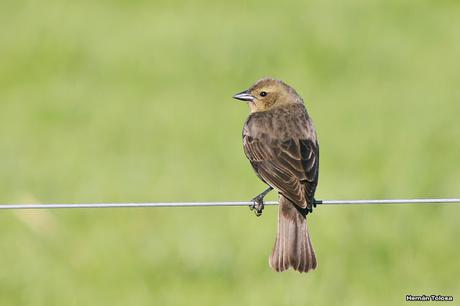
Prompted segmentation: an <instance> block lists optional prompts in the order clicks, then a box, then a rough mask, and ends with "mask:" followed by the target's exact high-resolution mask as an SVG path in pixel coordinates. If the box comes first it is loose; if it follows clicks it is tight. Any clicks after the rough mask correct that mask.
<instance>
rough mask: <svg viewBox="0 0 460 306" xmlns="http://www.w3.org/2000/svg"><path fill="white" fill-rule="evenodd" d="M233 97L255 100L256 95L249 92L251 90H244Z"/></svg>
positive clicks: (249, 100)
mask: <svg viewBox="0 0 460 306" xmlns="http://www.w3.org/2000/svg"><path fill="white" fill-rule="evenodd" d="M233 99H237V100H241V101H247V102H252V101H254V96H253V95H251V94H250V93H249V90H245V91H242V92H240V93H237V94H236V95H234V96H233Z"/></svg>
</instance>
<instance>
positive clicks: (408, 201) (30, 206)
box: [0, 198, 460, 209]
mask: <svg viewBox="0 0 460 306" xmlns="http://www.w3.org/2000/svg"><path fill="white" fill-rule="evenodd" d="M449 203H450V204H452V203H457V204H459V203H460V198H450V199H386V200H316V203H315V204H318V205H339V204H449ZM251 204H252V202H158V203H77V204H0V209H57V208H140V207H199V206H205V207H206V206H248V205H251ZM265 205H278V202H274V201H267V202H265Z"/></svg>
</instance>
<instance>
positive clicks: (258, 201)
mask: <svg viewBox="0 0 460 306" xmlns="http://www.w3.org/2000/svg"><path fill="white" fill-rule="evenodd" d="M251 201H252V204H251V205H249V209H250V210H254V213H255V214H256V216H257V217H260V216H262V211H263V210H264V198H262V197H255V198H254V199H252V200H251Z"/></svg>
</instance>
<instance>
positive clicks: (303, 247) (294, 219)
mask: <svg viewBox="0 0 460 306" xmlns="http://www.w3.org/2000/svg"><path fill="white" fill-rule="evenodd" d="M269 263H270V267H271V268H272V269H273V270H275V271H277V272H282V271H284V270H287V269H289V267H292V268H293V269H294V270H297V271H299V272H301V273H302V272H308V271H309V270H313V269H315V268H316V257H315V251H314V250H313V246H312V245H311V241H310V235H309V234H308V229H307V221H306V217H305V213H303V212H302V211H301V209H300V210H299V209H298V208H297V207H296V206H295V205H294V204H293V203H292V202H291V201H289V200H288V199H286V198H285V197H284V196H283V195H281V194H280V199H279V212H278V234H277V236H276V241H275V246H274V247H273V253H272V255H271V256H270V258H269Z"/></svg>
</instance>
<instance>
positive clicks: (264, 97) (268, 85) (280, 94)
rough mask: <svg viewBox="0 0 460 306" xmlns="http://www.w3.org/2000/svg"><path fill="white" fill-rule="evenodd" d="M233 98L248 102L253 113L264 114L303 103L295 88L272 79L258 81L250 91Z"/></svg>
mask: <svg viewBox="0 0 460 306" xmlns="http://www.w3.org/2000/svg"><path fill="white" fill-rule="evenodd" d="M233 98H235V99H237V100H241V101H245V102H248V105H249V108H250V110H251V112H252V113H254V112H264V111H267V110H270V109H272V108H275V107H278V106H282V105H286V104H295V103H303V101H302V98H301V97H300V96H299V95H298V94H297V92H296V91H295V90H294V88H292V87H290V86H289V85H287V84H286V83H284V82H283V81H280V80H275V79H272V78H263V79H261V80H259V81H257V82H256V83H255V84H254V85H252V86H251V87H250V88H249V89H247V90H245V91H242V92H240V93H238V94H236V95H234V96H233Z"/></svg>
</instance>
